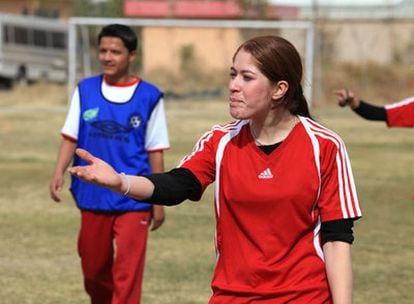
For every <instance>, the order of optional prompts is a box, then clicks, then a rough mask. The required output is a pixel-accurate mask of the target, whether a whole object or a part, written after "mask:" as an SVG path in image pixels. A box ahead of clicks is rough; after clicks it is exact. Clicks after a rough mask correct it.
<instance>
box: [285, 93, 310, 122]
mask: <svg viewBox="0 0 414 304" xmlns="http://www.w3.org/2000/svg"><path fill="white" fill-rule="evenodd" d="M289 110H290V113H292V114H293V115H300V116H305V117H309V118H312V117H311V114H310V111H309V106H308V102H307V101H306V98H305V96H304V95H303V89H302V85H299V87H298V89H297V90H296V92H295V94H294V95H293V101H292V102H291V103H290V109H289Z"/></svg>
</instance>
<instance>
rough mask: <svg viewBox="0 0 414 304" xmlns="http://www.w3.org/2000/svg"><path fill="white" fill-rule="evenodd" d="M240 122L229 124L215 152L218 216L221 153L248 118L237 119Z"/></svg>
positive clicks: (218, 210) (218, 213)
mask: <svg viewBox="0 0 414 304" xmlns="http://www.w3.org/2000/svg"><path fill="white" fill-rule="evenodd" d="M238 122H240V123H238V124H234V123H233V124H231V125H230V126H229V125H227V126H229V129H228V130H229V132H228V133H227V134H226V135H225V136H223V137H222V138H221V139H220V142H219V145H218V147H217V152H216V187H215V191H214V192H215V196H216V199H215V201H216V210H217V216H220V202H219V200H220V195H219V192H220V166H221V160H222V159H223V153H224V148H225V147H226V145H227V144H228V143H229V141H230V140H231V139H232V138H233V137H235V136H236V135H238V134H239V132H240V130H241V128H242V127H243V126H244V125H246V124H248V123H249V121H248V120H242V121H238Z"/></svg>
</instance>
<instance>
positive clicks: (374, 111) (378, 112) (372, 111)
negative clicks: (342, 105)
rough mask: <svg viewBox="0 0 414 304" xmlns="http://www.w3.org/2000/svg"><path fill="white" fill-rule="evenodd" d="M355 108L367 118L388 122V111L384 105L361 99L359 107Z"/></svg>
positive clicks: (355, 110)
mask: <svg viewBox="0 0 414 304" xmlns="http://www.w3.org/2000/svg"><path fill="white" fill-rule="evenodd" d="M353 110H354V112H355V113H357V114H358V115H359V116H361V117H363V118H365V119H368V120H375V121H385V122H387V112H386V110H385V108H384V107H380V106H375V105H372V104H369V103H367V102H365V101H362V100H361V102H360V105H359V107H358V108H355V109H353Z"/></svg>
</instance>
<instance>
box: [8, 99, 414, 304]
mask: <svg viewBox="0 0 414 304" xmlns="http://www.w3.org/2000/svg"><path fill="white" fill-rule="evenodd" d="M63 94H65V92H64V91H63ZM33 98H34V97H33ZM5 107H6V105H3V104H0V140H1V149H0V172H1V174H0V193H1V194H0V286H1V287H0V299H1V300H0V302H1V303H10V304H24V303H31V304H32V303H33V304H37V303H38V304H48V303H53V304H55V303H63V304H66V303H68V304H69V303H74V304H75V303H88V298H87V297H86V295H85V293H84V291H83V286H82V276H81V272H80V264H79V258H78V256H77V252H76V241H77V233H78V227H79V212H78V210H77V209H76V207H75V206H74V203H73V201H72V198H71V197H70V195H69V193H68V191H67V186H68V183H69V181H68V180H67V183H66V188H65V191H64V194H63V202H62V203H60V204H56V203H54V202H52V200H51V199H50V198H49V194H48V184H49V181H50V178H51V176H52V172H53V167H54V162H55V159H56V153H57V148H58V143H59V141H60V136H59V130H60V128H61V125H62V123H63V120H64V116H65V110H66V106H65V105H64V104H61V105H60V106H57V107H56V106H54V107H53V109H52V110H50V111H48V110H47V108H46V107H44V106H42V107H38V108H36V107H35V106H34V107H31V109H30V111H23V110H22V111H19V109H23V108H24V105H23V104H20V105H17V106H16V110H17V112H16V111H2V109H4V108H5ZM167 115H168V123H169V128H170V139H171V144H172V149H171V150H169V151H167V152H166V167H167V168H173V167H174V166H175V165H176V164H177V163H178V162H179V161H180V159H181V158H182V157H183V156H184V154H185V153H188V152H190V151H191V149H192V147H193V144H194V142H195V141H196V140H197V139H198V137H199V136H200V135H201V134H202V133H203V132H205V131H207V130H209V128H210V127H211V125H213V124H216V123H221V122H226V121H228V120H230V118H229V116H228V113H227V105H226V103H225V102H215V101H194V102H189V101H185V102H170V103H167ZM314 116H315V117H316V119H317V120H318V121H320V122H321V123H323V124H325V125H326V126H328V127H330V128H332V129H333V130H335V131H336V132H337V133H338V134H340V135H341V137H342V138H343V139H344V141H345V142H346V145H347V148H348V152H349V155H350V158H351V162H352V165H353V171H354V175H355V180H356V183H357V190H358V193H359V196H360V200H361V205H362V209H363V213H364V217H363V219H362V220H360V221H359V222H357V224H356V227H355V237H356V241H355V243H354V246H353V262H354V287H355V289H354V303H356V304H371V303H372V304H374V303H375V304H379V303H399V304H404V303H407V304H408V303H412V294H413V290H412V286H414V276H413V274H414V239H413V235H414V224H413V216H414V201H412V199H411V196H412V195H413V193H414V169H413V168H414V166H413V165H414V164H413V157H412V155H413V150H414V134H413V130H407V129H392V130H391V129H387V128H386V127H385V126H384V124H381V123H371V122H367V121H364V120H362V119H360V118H358V117H357V116H355V115H354V114H353V113H351V112H350V111H348V110H343V109H340V108H337V107H335V106H332V107H329V106H327V107H324V108H319V109H315V110H314ZM212 190H213V189H212V187H210V189H208V191H207V192H206V193H205V195H204V197H203V199H202V201H200V202H198V203H188V202H187V203H184V204H181V205H180V206H177V207H170V208H167V220H166V222H165V223H164V226H163V227H162V228H161V229H160V230H158V231H156V232H152V233H151V236H150V239H149V244H148V252H147V266H146V272H145V282H144V295H143V303H144V304H157V303H160V304H161V303H162V304H177V303H180V304H186V303H188V304H197V303H200V304H201V303H207V301H208V298H209V296H210V294H211V291H210V279H211V276H212V272H213V268H214V263H215V253H214V211H213V197H212Z"/></svg>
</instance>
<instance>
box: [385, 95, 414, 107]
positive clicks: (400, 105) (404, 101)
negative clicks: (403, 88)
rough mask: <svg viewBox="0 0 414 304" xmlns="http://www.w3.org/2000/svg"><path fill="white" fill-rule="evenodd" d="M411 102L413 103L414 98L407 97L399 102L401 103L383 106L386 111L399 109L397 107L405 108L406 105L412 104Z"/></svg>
mask: <svg viewBox="0 0 414 304" xmlns="http://www.w3.org/2000/svg"><path fill="white" fill-rule="evenodd" d="M413 102H414V96H412V97H408V98H406V99H404V100H401V101H398V102H396V103H392V104H388V105H386V106H385V109H386V110H388V109H394V108H399V107H403V106H405V105H407V104H410V103H413Z"/></svg>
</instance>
